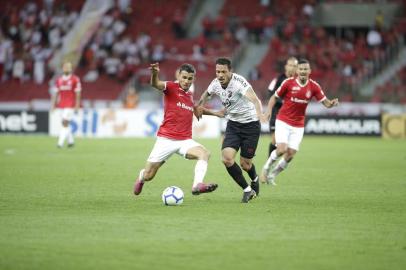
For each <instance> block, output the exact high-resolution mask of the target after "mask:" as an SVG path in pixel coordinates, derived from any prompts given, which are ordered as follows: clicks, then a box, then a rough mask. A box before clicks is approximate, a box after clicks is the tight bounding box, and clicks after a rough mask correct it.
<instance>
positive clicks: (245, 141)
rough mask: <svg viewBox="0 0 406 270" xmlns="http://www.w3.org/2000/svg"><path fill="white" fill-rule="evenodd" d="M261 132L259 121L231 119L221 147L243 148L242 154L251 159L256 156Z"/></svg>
mask: <svg viewBox="0 0 406 270" xmlns="http://www.w3.org/2000/svg"><path fill="white" fill-rule="evenodd" d="M260 134H261V123H260V122H259V121H253V122H249V123H239V122H234V121H230V120H229V121H228V122H227V127H226V132H225V134H224V140H223V145H222V147H221V149H224V148H226V147H231V148H234V149H235V150H236V151H238V150H239V149H240V148H241V153H240V156H241V157H244V158H248V159H251V158H253V157H254V156H255V151H256V150H257V145H258V140H259V135H260Z"/></svg>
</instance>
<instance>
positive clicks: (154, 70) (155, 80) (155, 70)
mask: <svg viewBox="0 0 406 270" xmlns="http://www.w3.org/2000/svg"><path fill="white" fill-rule="evenodd" d="M149 69H150V70H151V81H150V83H151V86H152V87H154V88H155V89H158V90H159V91H163V90H165V83H164V82H163V81H161V80H159V77H158V74H159V64H158V63H155V64H151V65H150V67H149Z"/></svg>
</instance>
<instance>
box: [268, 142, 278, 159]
mask: <svg viewBox="0 0 406 270" xmlns="http://www.w3.org/2000/svg"><path fill="white" fill-rule="evenodd" d="M275 149H276V145H274V144H273V143H270V144H269V148H268V157H269V156H270V155H271V153H272V152H273V150H275Z"/></svg>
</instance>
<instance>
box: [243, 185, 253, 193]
mask: <svg viewBox="0 0 406 270" xmlns="http://www.w3.org/2000/svg"><path fill="white" fill-rule="evenodd" d="M251 190H252V188H251V186H248V187H246V188H244V192H248V191H251Z"/></svg>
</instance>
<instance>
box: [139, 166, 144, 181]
mask: <svg viewBox="0 0 406 270" xmlns="http://www.w3.org/2000/svg"><path fill="white" fill-rule="evenodd" d="M144 171H145V169H142V170H141V171H140V174H139V175H138V180H140V182H141V183H144V182H145V180H144Z"/></svg>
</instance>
